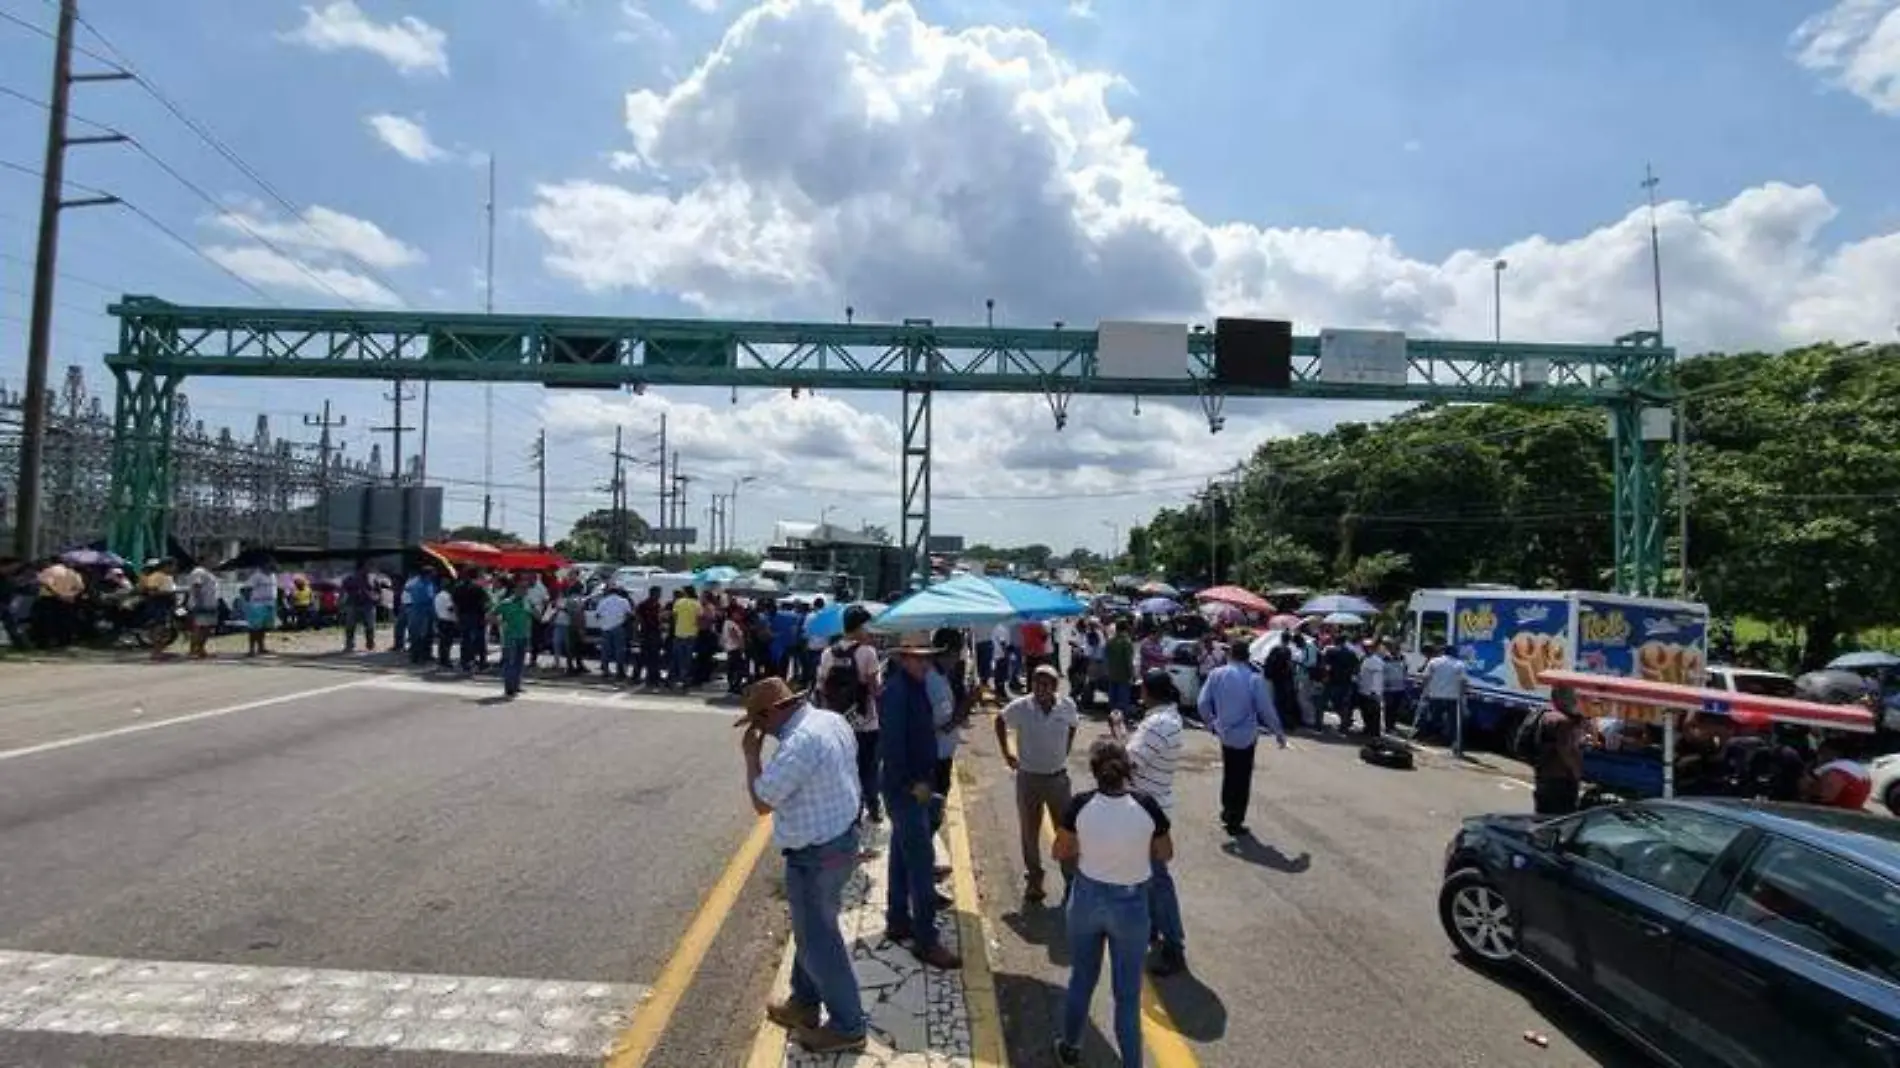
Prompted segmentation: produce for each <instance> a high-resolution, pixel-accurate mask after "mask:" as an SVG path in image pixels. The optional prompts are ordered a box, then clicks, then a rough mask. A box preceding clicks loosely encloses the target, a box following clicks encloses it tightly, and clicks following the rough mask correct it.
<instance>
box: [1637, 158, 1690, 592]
mask: <svg viewBox="0 0 1900 1068" xmlns="http://www.w3.org/2000/svg"><path fill="white" fill-rule="evenodd" d="M1661 184H1662V179H1661V178H1658V177H1656V170H1655V168H1654V167H1652V166H1651V165H1649V164H1647V163H1645V164H1643V181H1642V188H1643V191H1644V192H1645V193H1648V194H1649V274H1650V282H1651V284H1652V286H1653V287H1654V291H1655V295H1656V344H1658V345H1660V344H1662V343H1663V294H1662V232H1661V231H1660V230H1659V229H1658V227H1657V225H1656V187H1657V186H1659V185H1661ZM1680 389H1681V383H1680V382H1678V383H1677V390H1678V391H1680ZM1675 408H1676V593H1677V594H1678V595H1679V596H1681V597H1683V598H1685V599H1686V598H1687V597H1688V596H1689V405H1688V404H1687V402H1685V401H1684V400H1682V398H1681V397H1677V398H1676V404H1675Z"/></svg>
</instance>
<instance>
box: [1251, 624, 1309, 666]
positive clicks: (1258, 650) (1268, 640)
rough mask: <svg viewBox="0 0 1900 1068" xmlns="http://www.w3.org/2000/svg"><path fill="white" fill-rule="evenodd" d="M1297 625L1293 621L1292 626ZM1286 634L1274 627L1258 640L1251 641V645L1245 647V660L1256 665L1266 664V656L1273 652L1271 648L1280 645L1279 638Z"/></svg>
mask: <svg viewBox="0 0 1900 1068" xmlns="http://www.w3.org/2000/svg"><path fill="white" fill-rule="evenodd" d="M1298 623H1299V621H1298V620H1297V619H1296V620H1294V624H1295V625H1296V626H1297V625H1298ZM1286 633H1287V632H1286V631H1285V630H1283V629H1281V628H1279V627H1274V628H1273V629H1272V630H1269V631H1267V632H1266V633H1265V634H1262V635H1260V636H1259V637H1258V638H1255V639H1254V640H1253V644H1251V645H1249V646H1247V659H1249V660H1251V661H1253V662H1254V663H1256V664H1264V663H1266V662H1267V654H1268V653H1271V652H1273V647H1274V646H1276V645H1278V644H1280V638H1281V636H1282V635H1284V634H1286Z"/></svg>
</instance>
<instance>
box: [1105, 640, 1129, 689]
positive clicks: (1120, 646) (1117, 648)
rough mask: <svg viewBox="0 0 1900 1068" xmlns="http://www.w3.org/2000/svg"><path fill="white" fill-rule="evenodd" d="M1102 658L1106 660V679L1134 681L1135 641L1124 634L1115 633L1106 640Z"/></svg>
mask: <svg viewBox="0 0 1900 1068" xmlns="http://www.w3.org/2000/svg"><path fill="white" fill-rule="evenodd" d="M1104 659H1106V660H1107V662H1108V681H1110V682H1129V683H1132V682H1134V681H1135V643H1134V642H1132V641H1130V640H1129V639H1128V635H1126V634H1117V635H1115V636H1114V637H1113V638H1110V639H1109V640H1108V648H1107V650H1105V656H1104Z"/></svg>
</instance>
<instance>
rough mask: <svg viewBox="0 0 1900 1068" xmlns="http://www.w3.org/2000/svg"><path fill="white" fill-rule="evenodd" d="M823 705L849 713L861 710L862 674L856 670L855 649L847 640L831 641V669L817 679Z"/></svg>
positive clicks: (839, 711)
mask: <svg viewBox="0 0 1900 1068" xmlns="http://www.w3.org/2000/svg"><path fill="white" fill-rule="evenodd" d="M819 686H820V687H822V688H823V691H824V698H825V707H826V708H829V709H831V710H832V711H833V712H838V713H841V714H845V715H850V714H854V713H858V712H860V711H862V709H863V708H864V703H865V696H866V695H865V684H864V676H863V675H862V674H860V673H859V671H858V656H857V649H856V648H855V647H853V646H852V645H851V644H850V643H848V642H842V641H840V642H833V643H832V646H831V669H830V670H828V671H826V672H825V677H824V678H823V679H821V680H819Z"/></svg>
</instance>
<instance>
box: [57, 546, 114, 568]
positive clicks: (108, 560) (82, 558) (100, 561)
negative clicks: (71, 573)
mask: <svg viewBox="0 0 1900 1068" xmlns="http://www.w3.org/2000/svg"><path fill="white" fill-rule="evenodd" d="M59 562H60V563H62V564H65V565H67V566H68V567H124V566H125V558H124V557H122V556H120V555H119V554H118V553H109V552H106V551H105V550H104V549H74V550H72V551H71V552H67V553H62V554H61V555H60V558H59Z"/></svg>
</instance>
